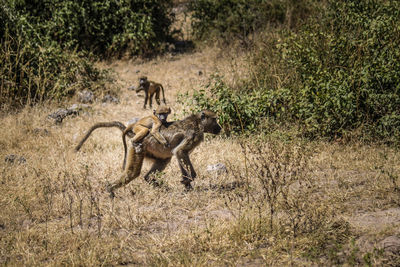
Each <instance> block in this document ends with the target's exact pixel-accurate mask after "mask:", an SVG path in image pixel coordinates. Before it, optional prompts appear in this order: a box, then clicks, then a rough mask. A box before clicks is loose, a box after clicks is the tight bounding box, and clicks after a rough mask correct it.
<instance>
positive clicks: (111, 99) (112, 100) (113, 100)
mask: <svg viewBox="0 0 400 267" xmlns="http://www.w3.org/2000/svg"><path fill="white" fill-rule="evenodd" d="M102 102H103V103H114V104H118V103H119V99H118V98H116V97H113V96H112V95H105V96H104V97H103V100H102Z"/></svg>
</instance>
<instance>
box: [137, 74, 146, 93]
mask: <svg viewBox="0 0 400 267" xmlns="http://www.w3.org/2000/svg"><path fill="white" fill-rule="evenodd" d="M146 84H147V78H146V77H141V78H139V86H138V87H137V88H136V93H138V92H140V91H142V90H143V89H145V88H146Z"/></svg>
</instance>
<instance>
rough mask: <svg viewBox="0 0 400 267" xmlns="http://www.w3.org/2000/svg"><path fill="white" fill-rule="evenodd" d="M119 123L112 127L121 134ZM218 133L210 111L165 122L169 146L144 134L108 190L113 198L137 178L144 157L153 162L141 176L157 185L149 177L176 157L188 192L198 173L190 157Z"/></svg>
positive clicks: (164, 128) (162, 132)
mask: <svg viewBox="0 0 400 267" xmlns="http://www.w3.org/2000/svg"><path fill="white" fill-rule="evenodd" d="M114 123H115V122H114ZM120 124H122V123H119V124H115V127H117V128H118V129H120V130H121V131H124V130H125V128H124V129H122V128H121V127H120V126H121V125H120ZM122 125H123V124H122ZM93 127H94V126H93ZM93 127H92V128H93ZM107 127H112V126H107ZM92 128H91V129H92ZM97 128H98V127H97ZM97 128H96V129H97ZM92 131H93V130H92ZM92 131H89V132H88V134H89V135H90V133H91V132H92ZM220 131H221V126H220V125H219V124H218V122H217V116H216V114H215V113H214V112H212V111H210V110H203V111H201V112H199V113H197V114H193V115H190V116H188V117H186V118H185V119H183V120H180V121H174V122H168V123H167V124H166V125H162V126H161V128H160V133H161V134H162V135H163V136H164V137H165V139H166V140H167V141H168V143H169V147H166V146H164V145H162V144H160V143H159V142H158V141H157V140H156V139H155V138H154V136H152V135H147V136H146V137H145V138H144V139H143V142H142V143H141V145H142V146H141V147H140V148H139V149H135V148H134V147H133V146H132V147H130V149H129V152H128V160H127V167H126V169H125V171H124V174H123V175H122V176H121V177H120V178H119V179H118V180H116V181H114V182H113V183H111V184H110V185H109V186H107V190H108V191H109V192H110V195H111V196H113V195H114V190H115V189H117V188H120V187H121V186H124V185H126V184H128V183H129V182H130V181H132V180H133V179H135V178H136V177H138V176H139V175H140V172H141V169H142V165H143V159H144V158H148V159H151V160H153V164H152V166H151V167H150V170H149V171H148V172H147V173H146V175H145V176H144V179H145V180H146V181H147V182H149V183H153V184H156V182H157V181H155V180H154V178H151V177H152V175H153V174H154V173H156V172H160V171H163V170H164V169H165V168H166V167H167V165H168V163H169V162H170V161H171V158H172V156H176V158H177V160H178V165H179V168H180V170H181V173H182V180H181V183H182V184H183V185H184V186H185V188H186V189H187V190H189V189H191V188H192V185H191V182H192V181H193V180H194V179H195V178H196V176H197V174H196V171H195V170H194V168H193V165H192V163H191V161H190V158H189V154H190V153H191V152H192V151H193V150H194V149H195V148H196V147H197V146H198V145H199V144H200V143H201V142H202V141H203V140H204V133H212V134H218V133H219V132H220ZM88 134H87V136H86V135H85V137H84V139H83V140H82V141H81V142H80V143H79V145H78V146H77V149H76V150H79V148H80V147H81V146H82V144H83V143H84V142H85V141H86V139H87V137H88Z"/></svg>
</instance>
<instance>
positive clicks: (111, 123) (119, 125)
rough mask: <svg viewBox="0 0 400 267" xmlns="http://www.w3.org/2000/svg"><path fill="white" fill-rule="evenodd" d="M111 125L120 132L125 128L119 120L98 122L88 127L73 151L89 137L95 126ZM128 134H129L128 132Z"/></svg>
mask: <svg viewBox="0 0 400 267" xmlns="http://www.w3.org/2000/svg"><path fill="white" fill-rule="evenodd" d="M111 127H116V128H118V129H120V130H121V132H124V130H125V128H126V127H125V125H124V124H123V123H122V122H119V121H111V122H99V123H96V124H95V125H93V126H92V127H90V129H89V130H88V131H87V133H86V134H85V136H84V137H83V138H82V140H81V141H80V142H79V144H78V145H77V146H76V147H75V151H79V149H80V148H81V147H82V145H83V143H85V141H86V140H87V139H88V138H89V136H90V135H91V134H92V132H93V131H94V130H96V129H97V128H111ZM128 136H129V134H128Z"/></svg>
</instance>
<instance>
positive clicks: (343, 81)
mask: <svg viewBox="0 0 400 267" xmlns="http://www.w3.org/2000/svg"><path fill="white" fill-rule="evenodd" d="M399 21H400V3H399V2H398V1H384V0H381V1H379V0H368V1H356V0H353V1H330V2H329V6H328V9H327V10H326V12H325V13H324V14H323V15H322V16H321V18H320V19H316V20H312V21H311V22H310V23H309V24H308V26H307V27H305V28H304V29H303V30H302V31H301V32H300V33H299V34H294V35H292V36H291V37H290V38H289V39H288V40H287V41H286V44H285V45H284V46H283V47H282V51H283V53H284V55H283V56H284V57H285V58H286V59H287V61H286V64H287V66H288V67H291V68H294V69H295V71H296V72H297V74H298V80H296V83H297V84H293V85H292V88H291V90H292V94H293V95H294V100H295V102H294V103H293V105H294V109H293V112H294V114H293V115H294V116H296V117H297V118H298V119H300V120H301V121H302V122H303V124H304V127H305V131H306V132H307V133H308V134H309V135H311V136H317V135H322V136H342V135H343V134H346V132H348V131H351V130H354V129H357V128H360V127H361V128H362V129H364V130H366V131H367V132H368V135H372V136H376V137H379V138H382V137H383V138H392V137H397V138H398V137H400V127H399V126H400V124H399V119H400V92H399V90H400V60H399V59H400V35H399V30H400V26H399V23H398V22H399Z"/></svg>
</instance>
